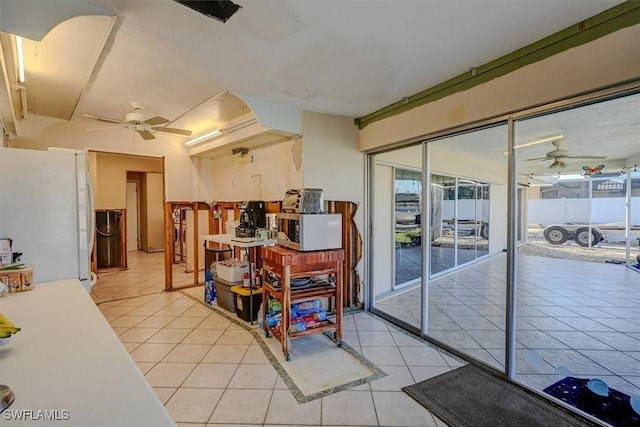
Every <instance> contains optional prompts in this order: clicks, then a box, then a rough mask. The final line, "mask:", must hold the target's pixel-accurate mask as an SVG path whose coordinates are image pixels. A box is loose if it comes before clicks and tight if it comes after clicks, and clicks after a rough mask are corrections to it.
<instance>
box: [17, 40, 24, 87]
mask: <svg viewBox="0 0 640 427" xmlns="http://www.w3.org/2000/svg"><path fill="white" fill-rule="evenodd" d="M16 53H17V55H18V83H24V51H23V50H22V37H20V36H16Z"/></svg>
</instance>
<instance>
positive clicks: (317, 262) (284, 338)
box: [261, 246, 344, 360]
mask: <svg viewBox="0 0 640 427" xmlns="http://www.w3.org/2000/svg"><path fill="white" fill-rule="evenodd" d="M261 252H262V274H263V277H262V325H263V329H264V331H265V334H266V335H267V336H269V334H273V336H274V337H276V338H277V339H278V340H279V341H280V343H281V344H282V352H283V354H284V355H285V358H286V360H289V359H290V357H291V356H290V353H289V351H290V349H291V339H293V338H297V337H301V336H305V335H309V334H315V333H320V332H327V331H334V339H335V341H336V343H337V344H338V346H340V345H342V268H343V266H342V264H343V262H344V251H343V250H342V249H332V250H326V251H313V252H299V251H296V250H293V249H289V248H285V247H282V246H269V247H263V248H262V251H261ZM269 273H272V274H273V275H275V276H277V277H279V278H280V280H279V283H280V286H279V287H277V286H275V285H274V284H273V283H270V282H269V280H268V275H269ZM317 276H327V277H328V280H323V281H319V283H318V285H317V286H313V287H309V288H305V289H291V279H294V278H300V277H317ZM270 297H271V298H275V299H276V300H278V301H280V302H281V304H282V318H281V321H280V325H278V326H275V327H270V326H269V325H268V324H267V319H266V316H267V311H268V309H267V308H268V306H269V305H268V301H269V298H270ZM320 298H329V299H333V300H334V302H335V315H336V316H335V321H331V320H327V321H324V322H322V323H321V325H320V326H316V327H313V328H310V329H307V330H305V331H299V332H291V331H290V330H289V329H290V323H291V322H290V315H291V304H292V303H294V302H302V301H311V300H314V299H320Z"/></svg>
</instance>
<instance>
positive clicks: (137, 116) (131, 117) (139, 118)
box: [126, 110, 145, 122]
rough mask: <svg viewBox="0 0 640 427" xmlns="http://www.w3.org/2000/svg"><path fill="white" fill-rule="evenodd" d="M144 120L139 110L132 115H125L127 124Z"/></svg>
mask: <svg viewBox="0 0 640 427" xmlns="http://www.w3.org/2000/svg"><path fill="white" fill-rule="evenodd" d="M144 119H145V116H144V114H143V113H141V112H140V110H136V111H135V112H133V113H127V116H126V120H127V121H128V122H143V121H144Z"/></svg>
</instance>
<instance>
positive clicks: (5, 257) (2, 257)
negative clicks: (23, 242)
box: [0, 251, 13, 265]
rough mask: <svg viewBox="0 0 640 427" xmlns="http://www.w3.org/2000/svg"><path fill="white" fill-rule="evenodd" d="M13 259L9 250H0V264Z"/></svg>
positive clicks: (9, 262) (8, 262)
mask: <svg viewBox="0 0 640 427" xmlns="http://www.w3.org/2000/svg"><path fill="white" fill-rule="evenodd" d="M12 261H13V259H12V254H11V251H2V252H0V265H8V264H11V262H12Z"/></svg>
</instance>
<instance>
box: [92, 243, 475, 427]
mask: <svg viewBox="0 0 640 427" xmlns="http://www.w3.org/2000/svg"><path fill="white" fill-rule="evenodd" d="M160 255H162V254H160ZM129 262H130V266H131V267H132V268H131V270H129V271H123V272H117V273H110V274H109V275H108V276H106V277H105V278H104V279H103V278H102V277H99V280H98V283H97V284H96V286H95V287H94V289H93V292H92V296H93V298H94V300H96V301H97V302H100V303H99V308H100V310H101V311H102V313H103V314H104V316H105V318H106V319H107V320H108V321H109V323H110V324H111V326H112V327H113V330H114V331H115V332H116V334H117V335H118V336H119V337H120V340H121V341H122V343H123V345H124V346H125V347H126V349H127V350H128V351H129V353H130V354H131V357H132V358H133V359H134V360H135V361H136V363H137V364H138V366H139V367H140V370H141V371H142V373H143V374H145V377H146V378H147V380H148V381H149V383H150V384H151V386H152V387H153V388H154V390H155V391H156V393H157V394H158V397H159V398H160V399H161V401H162V402H163V403H164V404H165V406H166V408H167V410H168V411H169V413H170V414H171V416H172V417H173V419H174V420H175V421H176V423H177V424H178V425H179V426H191V427H195V426H205V425H206V426H221V425H234V426H237V427H241V426H249V425H250V426H256V425H262V426H294V425H296V426H302V425H313V426H444V424H443V423H442V422H441V421H440V420H438V419H436V418H435V417H433V416H432V415H431V414H430V413H429V412H428V411H427V410H426V409H424V408H423V407H422V406H420V405H419V404H417V403H416V402H415V401H414V400H413V399H411V398H410V397H408V396H407V395H406V394H405V393H404V392H402V391H401V388H402V387H404V386H406V385H410V384H414V383H416V382H419V381H422V380H424V379H426V378H430V377H432V376H435V375H438V374H440V373H444V372H447V371H449V370H451V369H453V368H455V367H458V366H461V365H462V363H463V362H461V361H460V360H458V359H456V358H453V357H451V356H449V355H447V354H445V353H444V352H443V351H441V350H439V349H437V348H436V347H433V346H432V345H430V344H428V343H424V342H421V341H418V340H416V339H414V338H413V337H411V336H408V335H406V334H405V333H403V332H401V331H399V330H397V329H395V328H394V327H393V326H390V325H388V324H386V323H385V322H383V321H381V320H379V319H377V318H375V317H373V316H371V315H369V314H367V313H362V312H359V313H355V314H351V315H347V316H345V317H344V323H343V324H344V337H343V338H344V341H345V342H346V343H347V344H349V346H351V347H352V348H353V349H355V350H356V351H358V352H360V353H361V354H362V355H363V356H364V357H366V358H367V359H369V360H370V361H371V362H373V363H374V364H375V365H376V366H378V367H379V368H380V369H381V370H383V371H384V372H385V373H386V374H387V376H386V377H384V378H381V379H378V380H375V381H372V382H370V383H367V384H364V385H361V386H358V387H356V388H352V389H349V390H345V391H341V392H337V393H334V394H331V395H329V396H325V397H322V398H319V399H316V400H313V401H310V402H308V403H304V404H298V402H297V401H296V400H295V399H294V397H293V395H292V393H291V392H290V391H289V389H288V388H287V386H286V384H285V382H283V380H282V379H281V378H280V377H279V375H278V373H277V371H276V369H275V368H274V367H273V366H272V364H271V362H270V361H269V360H268V359H267V357H266V356H265V354H264V352H263V350H262V348H261V347H260V346H259V345H258V343H257V342H256V341H255V339H254V337H253V335H252V334H251V332H249V331H247V330H245V329H244V328H243V327H242V326H241V325H238V324H236V323H235V322H232V321H230V320H228V319H226V318H225V317H223V316H221V315H220V314H218V313H217V312H215V311H213V310H212V309H210V308H208V307H206V306H204V305H202V304H200V303H199V302H196V301H195V300H194V299H192V298H191V297H189V296H187V295H185V294H183V293H182V292H179V291H178V292H170V293H166V292H163V289H164V279H163V265H162V256H158V254H149V255H146V254H143V253H137V254H135V255H134V256H132V257H130V258H129ZM122 298H124V299H122ZM317 369H322V370H325V369H331V367H330V366H317Z"/></svg>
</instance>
